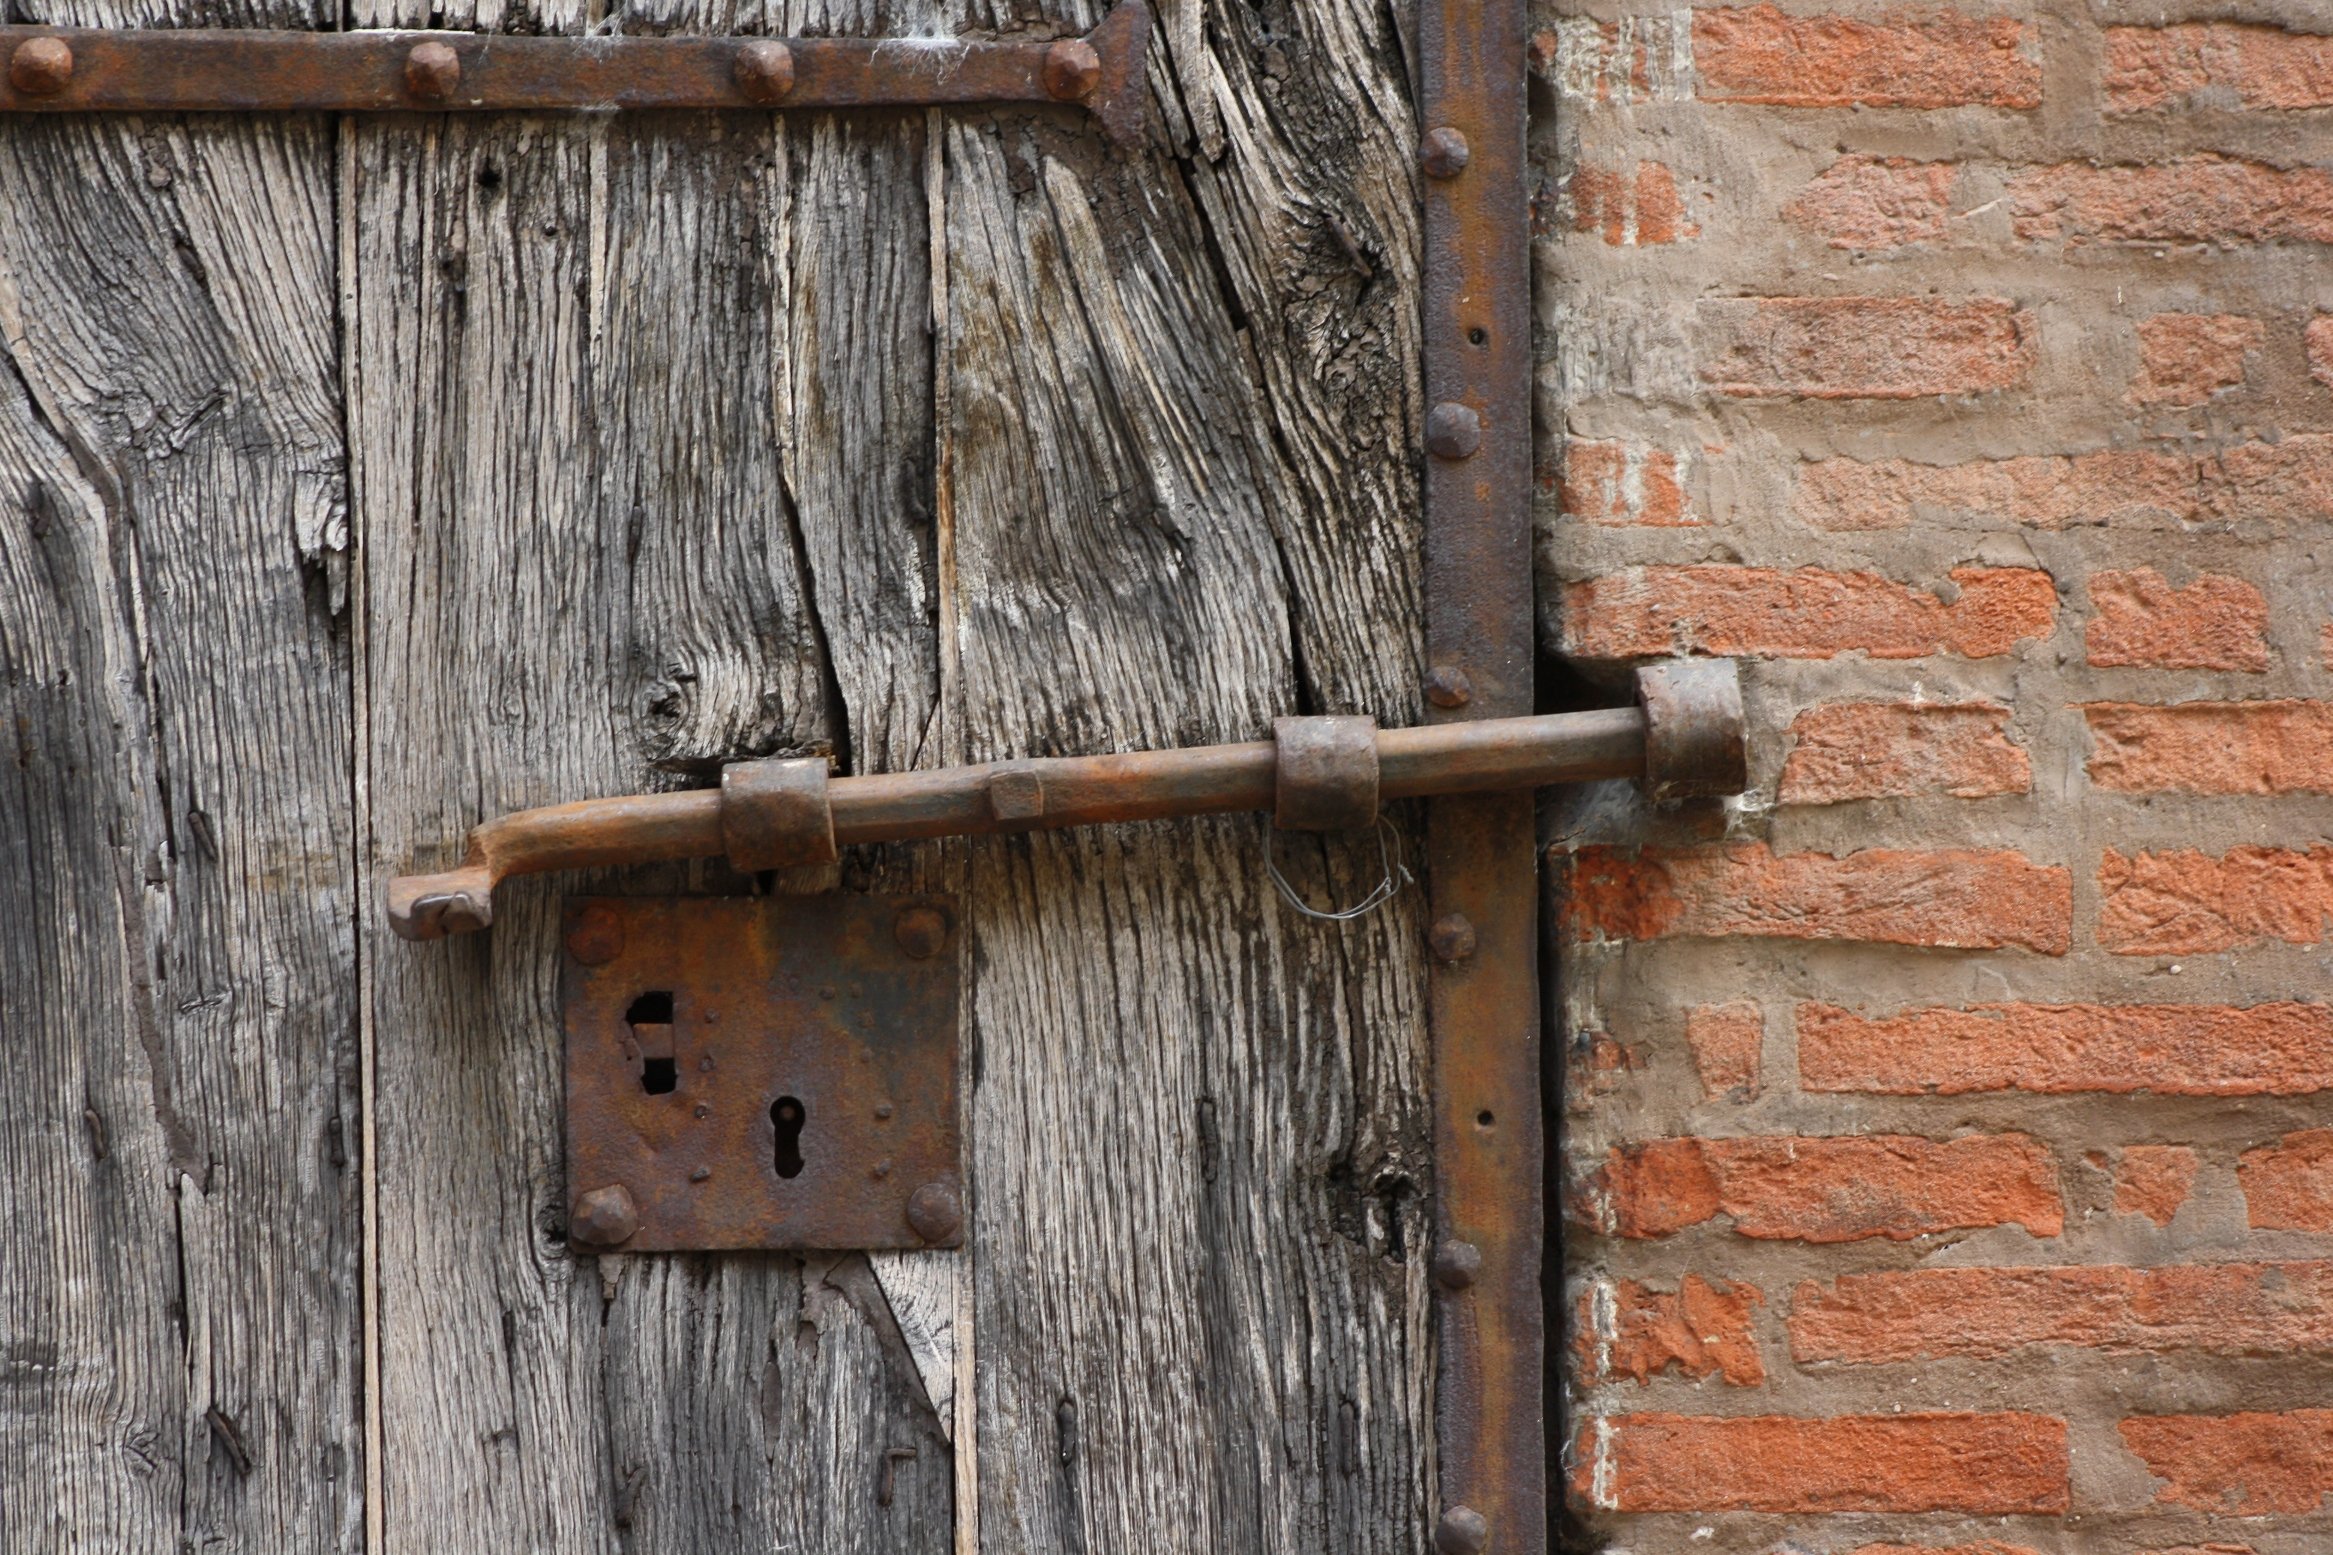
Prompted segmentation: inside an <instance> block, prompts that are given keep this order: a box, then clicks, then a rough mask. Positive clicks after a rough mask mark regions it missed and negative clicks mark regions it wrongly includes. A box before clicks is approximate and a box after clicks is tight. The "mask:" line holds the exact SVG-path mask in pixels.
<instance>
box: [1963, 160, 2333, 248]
mask: <svg viewBox="0 0 2333 1555" xmlns="http://www.w3.org/2000/svg"><path fill="white" fill-rule="evenodd" d="M2009 213H2010V225H2011V227H2012V228H2013V229H2014V230H2015V232H2016V234H2017V236H2018V237H2020V238H2022V239H2024V240H2025V241H2027V242H2032V243H2048V242H2066V243H2083V242H2098V243H2205V244H2215V245H2223V246H2233V245H2239V244H2251V243H2327V242H2333V172H2328V171H2326V170H2324V169H2322V168H2313V167H2299V168H2280V167H2271V166H2269V165H2268V164H2267V163H2265V162H2246V161H2240V160H2237V159H2235V158H2232V157H2219V156H2195V157H2183V158H2181V159H2180V160H2178V161H2176V162H2163V163H2154V164H2148V165H2142V166H2131V165H2121V166H2113V167H2097V166H2093V165H2092V164H2090V163H2087V162H2068V163H2064V164H2061V165H2059V166H2055V167H2041V168H2035V169H2033V170H2031V171H2030V172H2025V173H2021V174H2019V175H2018V176H2016V177H2015V178H2012V179H2011V180H2010V181H2009Z"/></svg>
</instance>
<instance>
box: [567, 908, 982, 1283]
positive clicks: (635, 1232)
mask: <svg viewBox="0 0 2333 1555" xmlns="http://www.w3.org/2000/svg"><path fill="white" fill-rule="evenodd" d="M565 931H566V932H565V935H564V946H565V950H566V956H565V959H564V963H563V965H562V968H561V975H560V1004H561V1008H562V1011H563V1012H564V1016H565V1023H566V1028H567V1187H568V1194H569V1208H568V1238H569V1240H570V1241H571V1242H572V1243H573V1244H574V1245H575V1246H576V1247H578V1248H580V1249H583V1250H585V1251H604V1250H607V1249H621V1250H622V1251H625V1252H661V1251H673V1250H678V1249H694V1248H739V1247H763V1248H912V1247H953V1246H956V1245H957V1244H959V1243H960V1242H961V1241H962V1240H963V1227H964V1209H963V1196H962V1195H963V1180H964V1178H963V1171H964V1168H963V1152H962V1144H961V1140H960V1133H959V1130H960V1125H959V1122H958V1113H957V1067H956V1053H957V1042H956V1016H957V999H958V957H957V940H958V938H959V936H958V934H957V930H956V910H955V905H954V903H953V902H952V901H950V900H949V899H948V898H946V897H943V896H852V895H843V894H840V893H833V894H828V895H824V896H812V897H803V896H772V897H697V898H690V899H686V900H669V899H661V898H649V897H642V898H624V897H599V898H584V899H581V900H576V901H571V902H569V903H568V904H567V914H566V921H565Z"/></svg>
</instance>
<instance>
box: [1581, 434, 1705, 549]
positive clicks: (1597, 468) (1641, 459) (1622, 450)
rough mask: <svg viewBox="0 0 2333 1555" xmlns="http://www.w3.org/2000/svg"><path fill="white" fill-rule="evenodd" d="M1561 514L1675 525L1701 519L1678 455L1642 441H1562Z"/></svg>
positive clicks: (1597, 520)
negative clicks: (1683, 479)
mask: <svg viewBox="0 0 2333 1555" xmlns="http://www.w3.org/2000/svg"><path fill="white" fill-rule="evenodd" d="M1560 495H1561V498H1562V502H1563V516H1564V517H1566V518H1576V519H1581V520H1584V521H1586V522H1588V523H1591V524H1643V525H1646V526H1648V527H1652V528H1663V529H1668V528H1679V527H1683V526H1687V525H1693V524H1698V523H1700V522H1701V518H1700V516H1699V515H1698V514H1696V513H1694V512H1693V511H1692V509H1691V505H1690V504H1689V503H1688V501H1687V500H1686V496H1685V488H1684V486H1683V485H1682V484H1681V483H1680V482H1679V480H1678V478H1677V457H1676V455H1674V454H1672V453H1669V452H1668V451H1667V450H1665V449H1660V448H1648V447H1646V446H1645V445H1644V444H1642V443H1590V442H1582V441H1579V440H1577V439H1574V440H1573V441H1571V442H1569V443H1567V444H1565V445H1564V454H1563V485H1562V488H1561V492H1560Z"/></svg>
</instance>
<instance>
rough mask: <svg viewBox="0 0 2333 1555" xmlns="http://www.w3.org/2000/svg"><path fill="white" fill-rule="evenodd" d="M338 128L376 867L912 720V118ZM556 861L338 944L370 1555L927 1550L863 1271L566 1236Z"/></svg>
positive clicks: (933, 1493) (942, 1509) (890, 756)
mask: <svg viewBox="0 0 2333 1555" xmlns="http://www.w3.org/2000/svg"><path fill="white" fill-rule="evenodd" d="M398 19H401V20H406V21H412V20H417V19H418V18H417V17H415V18H398ZM498 19H499V20H501V21H503V22H506V23H507V22H510V21H512V20H513V18H511V17H508V16H504V17H500V18H498ZM704 20H705V18H701V17H697V16H695V15H693V14H689V13H682V12H674V13H669V14H667V13H661V12H659V13H650V14H643V15H641V16H637V17H632V18H629V19H628V20H627V23H626V25H627V26H630V27H633V28H634V29H635V30H652V29H662V28H666V27H681V26H689V27H694V26H695V25H697V24H699V23H700V22H702V21H704ZM711 20H712V21H713V22H714V24H715V25H717V26H722V27H726V26H727V25H728V24H729V22H730V20H731V19H729V18H726V17H715V18H712V19H711ZM355 143H356V148H357V150H356V155H357V156H358V158H359V166H358V175H357V184H358V195H357V200H356V203H357V206H358V210H357V212H356V216H355V219H356V220H358V222H359V223H360V231H361V232H362V234H363V235H362V236H360V238H359V243H360V246H361V247H363V249H364V253H363V256H362V258H361V259H360V262H359V266H358V269H359V277H360V281H359V300H358V304H357V308H356V315H357V317H356V320H355V328H354V331H353V335H354V339H355V341H356V346H355V349H356V351H357V353H358V356H357V363H358V367H357V375H356V378H355V380H354V381H355V383H356V388H355V389H354V391H353V392H352V420H353V421H354V423H355V425H356V427H357V430H356V432H355V436H356V439H357V441H358V442H359V443H360V444H361V447H360V451H359V458H360V461H361V462H360V467H359V472H358V487H359V491H360V493H361V494H362V496H361V502H362V506H361V510H360V512H361V522H362V526H363V532H364V537H365V541H366V546H367V555H366V567H365V573H366V579H367V583H368V589H369V600H370V611H371V614H370V618H369V626H370V633H371V646H370V650H369V654H368V686H367V702H368V705H369V707H370V709H371V710H372V716H371V721H370V740H371V751H372V759H373V761H374V763H375V770H374V779H373V789H374V793H375V795H376V806H375V812H374V819H375V826H374V841H375V846H376V855H375V857H376V859H377V861H378V866H379V868H380V869H381V870H382V872H383V873H386V872H387V871H388V870H389V869H392V868H402V867H405V866H406V864H407V863H408V862H409V861H410V860H412V859H414V858H416V857H426V856H428V854H429V851H430V850H431V849H433V848H442V847H443V846H445V845H446V844H448V843H450V842H452V841H453V840H454V839H456V838H458V837H459V836H460V834H461V832H462V831H463V829H464V828H465V827H466V826H468V825H469V824H471V823H473V822H474V821H476V820H478V819H480V818H482V817H484V816H486V815H490V814H493V813H495V812H496V811H498V810H501V809H504V808H508V807H510V806H513V805H521V804H531V803H541V802H545V801H547V800H552V799H558V798H566V797H572V796H574V795H578V794H587V793H612V792H621V791H627V790H634V789H640V788H648V787H657V786H672V785H674V784H678V783H687V782H692V781H700V780H702V779H704V778H706V777H709V776H710V774H711V772H712V770H713V769H714V768H715V767H716V766H717V765H718V764H719V763H721V762H723V761H727V760H734V759H738V758H741V757H746V756H752V755H759V754H767V753H769V752H772V751H792V750H801V749H809V748H818V747H821V746H831V747H832V748H833V749H834V750H835V752H836V754H837V756H838V758H839V759H840V761H841V762H842V763H844V764H845V766H846V769H848V768H849V767H851V766H857V767H859V768H860V769H861V770H866V769H871V768H875V767H880V766H884V765H891V764H898V763H899V762H902V761H904V760H906V759H910V758H912V756H913V755H914V754H915V753H916V752H918V751H919V750H921V749H922V747H923V745H924V742H926V741H928V740H929V738H930V737H931V730H932V725H933V717H934V714H933V708H934V705H935V701H936V662H937V653H936V645H935V642H934V638H933V627H932V621H931V607H930V600H931V598H932V584H931V581H930V570H931V541H930V526H929V519H928V511H929V498H928V495H927V496H925V497H923V498H922V499H921V500H920V501H919V500H918V499H917V498H916V493H917V492H918V491H919V490H921V491H925V492H928V489H929V475H928V466H929V450H930V447H931V431H930V412H929V378H930V369H929V365H928V364H929V352H930V347H929V340H928V330H927V328H926V323H925V319H926V294H927V291H928V283H927V280H926V275H925V268H924V261H923V254H924V252H925V247H926V238H925V223H924V219H923V216H922V212H921V205H920V199H921V173H920V157H921V143H920V119H906V120H900V121H895V122H885V121H854V122H853V123H852V124H850V125H847V126H843V125H838V124H836V123H834V122H831V121H822V120H817V119H813V118H811V117H809V116H804V117H802V118H800V119H795V120H785V121H781V120H779V119H777V118H774V117H770V116H762V115H745V114H728V115H675V116H655V115H639V116H628V117H624V118H621V119H617V120H613V121H603V122H597V123H594V122H590V121H582V120H574V119H566V120H559V119H549V118H545V119H537V120H522V119H506V120H501V121H498V122H494V123H481V124H476V125H437V126H424V125H402V126H400V125H390V124H386V123H384V124H380V125H377V126H376V125H366V126H364V127H363V128H361V129H360V130H358V131H357V132H356V142H355ZM895 233H904V234H905V237H904V239H903V240H902V241H901V242H899V243H894V242H893V241H892V239H893V236H894V234H895ZM449 778H450V779H451V781H449ZM853 867H854V872H855V873H856V875H857V876H858V879H857V881H856V882H855V883H860V884H868V883H875V884H880V883H881V881H880V880H878V879H875V878H874V877H876V876H880V875H883V874H884V873H885V871H886V870H888V869H891V868H893V867H894V866H891V865H887V864H886V863H885V861H883V860H882V859H879V858H878V859H874V860H854V865H853ZM831 881H832V873H831V872H829V873H828V874H827V875H826V876H824V877H823V878H821V879H805V880H802V881H799V882H793V881H790V882H788V883H789V884H791V885H799V886H804V887H808V886H813V885H817V884H828V883H831ZM678 883H680V877H679V876H677V875H676V874H673V873H670V872H667V873H662V874H660V873H658V872H653V871H646V872H637V873H634V874H630V875H627V876H625V877H624V878H623V879H622V880H621V881H619V882H617V884H616V888H617V889H627V890H654V889H659V888H666V889H669V888H670V887H671V886H673V885H674V884H678ZM700 883H703V884H708V885H711V886H712V887H713V888H716V889H741V888H745V886H746V884H747V883H746V882H743V881H738V880H735V879H733V878H728V877H725V876H722V875H720V874H719V872H717V871H714V872H708V874H707V875H705V876H704V877H702V878H701V881H700ZM581 884H582V883H581V882H577V881H572V880H569V881H556V882H546V883H538V884H536V885H534V886H531V887H527V888H522V889H520V890H516V891H506V892H505V893H504V900H503V902H502V904H501V907H500V911H499V921H498V922H497V924H496V926H495V928H494V930H493V931H492V935H491V937H490V939H487V940H484V941H483V942H480V943H473V944H449V945H445V946H430V947H423V948H421V949H419V950H416V949H414V948H412V947H407V946H403V945H399V944H396V943H394V942H388V941H383V942H382V943H381V945H380V948H379V950H378V957H379V961H380V965H381V967H382V977H381V989H380V993H379V997H378V999H377V1001H376V1004H375V1007H374V1015H375V1023H376V1028H377V1030H378V1033H379V1035H378V1042H379V1063H380V1067H381V1075H382V1081H381V1087H380V1091H381V1117H380V1120H379V1128H380V1133H381V1140H382V1143H381V1171H382V1182H383V1194H382V1202H383V1225H382V1258H381V1267H382V1281H383V1342H384V1358H383V1370H384V1390H383V1391H384V1398H383V1413H384V1433H385V1439H386V1451H385V1454H384V1456H385V1459H386V1462H385V1465H384V1467H385V1469H386V1480H387V1483H386V1485H385V1491H384V1502H385V1507H384V1510H385V1514H386V1522H387V1529H386V1531H387V1535H388V1538H389V1540H390V1542H391V1543H392V1545H395V1546H398V1547H405V1546H408V1545H410V1546H412V1547H417V1548H430V1547H456V1546H459V1547H474V1546H477V1545H480V1544H485V1545H493V1546H496V1547H539V1548H557V1549H562V1550H566V1549H610V1550H613V1549H617V1548H622V1549H626V1550H675V1551H688V1550H699V1549H704V1548H708V1547H730V1546H734V1547H740V1548H787V1547H791V1548H798V1549H818V1550H870V1551H872V1550H882V1551H887V1552H888V1551H914V1550H919V1549H929V1550H939V1549H944V1548H945V1547H946V1545H947V1543H948V1540H949V1534H950V1507H951V1501H952V1488H951V1480H952V1469H951V1459H950V1453H949V1447H948V1443H947V1441H946V1439H945V1437H944V1436H943V1435H942V1434H941V1433H940V1431H939V1429H938V1425H937V1421H936V1419H935V1418H934V1416H933V1414H932V1410H931V1406H930V1404H929V1402H928V1401H927V1388H926V1385H925V1383H924V1381H923V1378H922V1376H921V1375H920V1374H919V1371H918V1366H917V1358H916V1356H915V1355H914V1354H913V1353H911V1348H910V1346H909V1344H908V1342H907V1340H906V1338H905V1337H904V1336H903V1334H902V1332H901V1330H900V1329H899V1327H898V1325H897V1324H896V1323H895V1322H894V1321H893V1320H892V1317H891V1313H890V1311H889V1309H888V1306H887V1304H886V1303H885V1301H884V1298H883V1294H882V1290H881V1286H880V1284H879V1282H878V1280H877V1278H876V1276H875V1275H874V1273H873V1271H872V1270H871V1268H870V1267H869V1265H868V1263H867V1261H866V1260H865V1259H863V1258H853V1259H845V1260H840V1261H836V1260H812V1261H809V1262H807V1263H805V1262H803V1261H799V1260H795V1259H791V1258H784V1257H769V1258H719V1259H666V1258H623V1257H615V1256H609V1257H603V1258H599V1259H580V1260H579V1259H575V1258H573V1257H571V1256H570V1255H569V1254H568V1253H567V1252H566V1250H565V1248H564V1244H563V1242H562V1241H561V1240H560V1231H561V1229H562V1227H563V1225H564V1219H565V1206H566V1203H567V1195H568V1188H569V1186H570V1185H567V1184H565V1183H564V1182H563V1181H562V1178H561V1171H560V1162H559V1138H560V1133H559V1130H560V1098H559V1066H558V1050H559V1049H558V1044H559V1035H558V1029H559V1028H558V1021H557V1007H556V1001H555V990H554V986H553V981H552V974H553V972H554V970H555V966H556V942H555V934H554V918H555V910H556V902H557V900H558V897H559V896H560V895H561V894H563V893H564V892H566V891H569V890H573V889H578V888H580V886H581ZM449 1205H459V1206H462V1208H461V1210H460V1212H459V1213H453V1214H448V1213H444V1212H443V1211H442V1209H441V1208H440V1207H442V1206H449ZM909 1454H912V1456H908V1455H909Z"/></svg>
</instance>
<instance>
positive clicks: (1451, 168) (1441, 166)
mask: <svg viewBox="0 0 2333 1555" xmlns="http://www.w3.org/2000/svg"><path fill="white" fill-rule="evenodd" d="M1473 155H1474V149H1473V148H1472V147H1470V146H1469V145H1467V144H1466V137H1465V136H1464V135H1461V134H1459V133H1458V131H1456V130H1454V129H1452V128H1451V127H1450V126H1449V125H1447V124H1445V125H1443V126H1441V127H1440V128H1439V129H1431V130H1428V131H1426V138H1425V139H1424V140H1421V141H1419V142H1418V165H1419V166H1421V167H1423V168H1424V169H1425V170H1426V176H1427V177H1428V178H1456V177H1457V176H1458V175H1459V174H1460V173H1463V172H1465V171H1466V164H1467V162H1468V161H1469V160H1470V159H1471V158H1472V157H1473Z"/></svg>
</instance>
